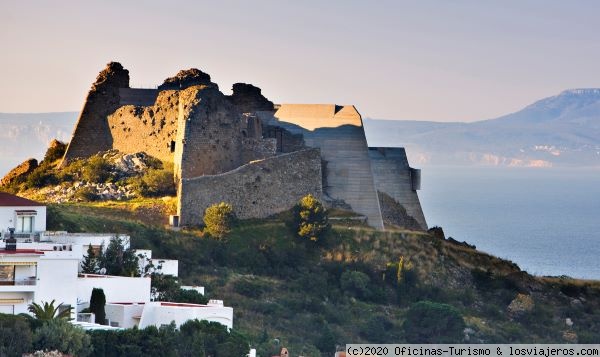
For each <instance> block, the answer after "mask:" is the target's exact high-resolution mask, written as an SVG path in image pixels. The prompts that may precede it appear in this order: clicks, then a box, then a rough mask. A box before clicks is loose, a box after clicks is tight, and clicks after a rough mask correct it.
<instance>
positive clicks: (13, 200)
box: [0, 192, 45, 207]
mask: <svg viewBox="0 0 600 357" xmlns="http://www.w3.org/2000/svg"><path fill="white" fill-rule="evenodd" d="M0 206H35V207H39V206H45V205H44V204H43V203H39V202H35V201H32V200H28V199H26V198H23V197H19V196H15V195H11V194H10V193H7V192H0Z"/></svg>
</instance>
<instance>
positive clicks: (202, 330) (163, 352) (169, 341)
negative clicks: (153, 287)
mask: <svg viewBox="0 0 600 357" xmlns="http://www.w3.org/2000/svg"><path fill="white" fill-rule="evenodd" d="M90 335H91V337H92V343H93V345H94V353H93V355H94V356H161V357H162V356H190V357H191V356H214V357H230V356H245V355H246V354H247V353H248V350H249V348H250V347H249V345H248V341H247V340H246V338H245V337H243V336H242V335H240V334H238V333H236V332H235V331H231V332H229V331H227V327H225V326H223V325H221V324H218V323H215V322H207V321H198V320H190V321H188V322H186V323H184V324H183V325H181V326H180V328H179V330H176V329H175V326H174V325H170V326H163V327H161V328H159V329H157V328H156V327H148V328H145V329H142V330H138V329H127V330H119V331H99V330H96V331H92V332H91V333H90Z"/></svg>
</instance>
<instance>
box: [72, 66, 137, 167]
mask: <svg viewBox="0 0 600 357" xmlns="http://www.w3.org/2000/svg"><path fill="white" fill-rule="evenodd" d="M119 88H129V71H127V70H126V69H124V68H123V66H121V64H120V63H117V62H111V63H109V64H107V65H106V68H105V69H104V70H103V71H101V72H100V74H98V77H97V78H96V82H95V83H94V84H93V85H92V88H91V89H90V91H89V93H88V95H87V98H86V100H85V103H84V105H83V109H82V110H81V114H80V115H79V119H78V120H77V124H76V125H75V129H74V130H73V136H72V138H71V141H70V142H69V147H68V148H67V151H66V153H65V156H64V159H63V165H64V163H66V162H67V161H68V160H71V159H74V158H83V157H89V156H92V155H94V154H96V153H98V152H100V151H106V150H110V149H111V148H112V138H111V135H110V130H109V127H108V122H107V117H108V115H109V114H112V113H113V112H114V111H115V110H117V108H119V106H120V101H121V99H120V95H119Z"/></svg>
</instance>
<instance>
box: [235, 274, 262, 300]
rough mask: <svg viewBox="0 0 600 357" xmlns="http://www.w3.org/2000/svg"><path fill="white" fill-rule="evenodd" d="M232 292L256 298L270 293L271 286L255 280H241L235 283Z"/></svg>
mask: <svg viewBox="0 0 600 357" xmlns="http://www.w3.org/2000/svg"><path fill="white" fill-rule="evenodd" d="M234 290H235V292H236V293H238V294H240V295H243V296H248V297H253V298H257V297H259V296H261V295H263V294H264V293H266V292H269V291H271V286H270V285H269V284H268V283H265V282H263V281H260V280H259V279H256V278H243V279H240V280H238V281H236V282H235V285H234Z"/></svg>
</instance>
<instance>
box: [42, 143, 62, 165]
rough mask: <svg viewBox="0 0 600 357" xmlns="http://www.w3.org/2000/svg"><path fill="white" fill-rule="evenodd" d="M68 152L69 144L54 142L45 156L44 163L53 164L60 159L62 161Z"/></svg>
mask: <svg viewBox="0 0 600 357" xmlns="http://www.w3.org/2000/svg"><path fill="white" fill-rule="evenodd" d="M66 150H67V144H65V143H63V142H61V141H58V140H54V141H52V143H51V145H50V146H49V147H48V150H46V154H45V155H44V160H43V161H42V162H43V163H48V164H50V163H52V162H54V161H56V160H58V159H61V158H62V157H63V155H64V154H65V151H66Z"/></svg>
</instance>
